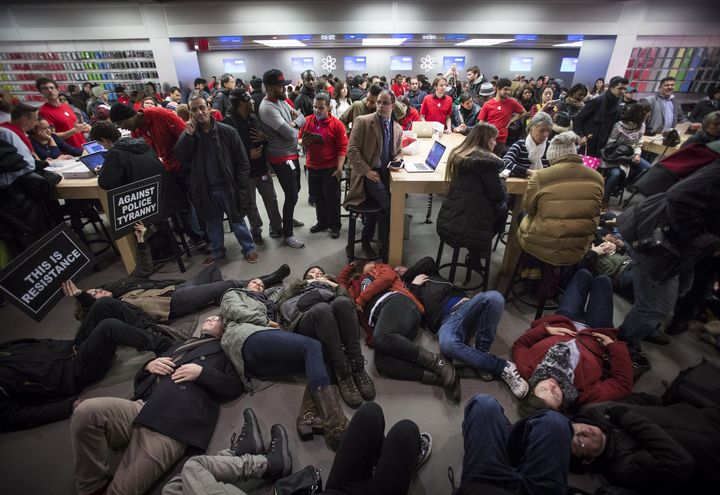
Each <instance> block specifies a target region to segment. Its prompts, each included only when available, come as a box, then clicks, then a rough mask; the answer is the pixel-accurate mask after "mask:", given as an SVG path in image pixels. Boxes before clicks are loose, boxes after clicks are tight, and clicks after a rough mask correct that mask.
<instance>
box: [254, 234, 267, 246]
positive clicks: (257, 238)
mask: <svg viewBox="0 0 720 495" xmlns="http://www.w3.org/2000/svg"><path fill="white" fill-rule="evenodd" d="M252 238H253V242H254V243H255V245H256V246H260V245H261V244H265V239H263V236H262V234H261V233H260V232H257V233H254V234H253V235H252Z"/></svg>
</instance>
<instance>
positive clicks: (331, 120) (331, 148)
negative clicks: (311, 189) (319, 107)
mask: <svg viewBox="0 0 720 495" xmlns="http://www.w3.org/2000/svg"><path fill="white" fill-rule="evenodd" d="M305 132H312V133H315V134H320V135H321V136H322V137H323V139H324V140H325V142H324V143H323V144H311V145H310V146H308V147H307V168H315V169H325V168H337V163H338V156H346V155H347V146H348V137H347V133H346V132H345V126H344V125H343V124H342V122H340V121H339V120H338V119H337V118H336V117H333V116H332V115H328V118H327V119H325V120H317V118H316V117H315V114H312V115H310V116H308V118H307V119H305V125H304V126H302V128H301V129H300V132H299V134H298V138H302V135H303V133H305Z"/></svg>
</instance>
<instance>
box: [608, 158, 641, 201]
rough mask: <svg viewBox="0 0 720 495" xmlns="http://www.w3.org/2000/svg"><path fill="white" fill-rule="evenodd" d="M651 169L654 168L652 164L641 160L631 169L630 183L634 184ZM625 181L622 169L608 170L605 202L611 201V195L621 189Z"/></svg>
mask: <svg viewBox="0 0 720 495" xmlns="http://www.w3.org/2000/svg"><path fill="white" fill-rule="evenodd" d="M650 167H652V163H650V162H649V161H647V160H645V159H644V158H640V162H639V163H638V164H637V165H633V166H631V167H630V175H629V176H628V181H629V182H634V181H635V178H636V177H637V176H638V174H640V173H641V172H643V171H645V170H647V169H649V168H650ZM624 179H625V172H623V171H622V169H621V168H620V167H614V168H611V169H609V170H608V172H607V178H606V179H605V192H604V193H603V201H604V202H606V203H607V202H608V201H609V200H610V194H612V193H613V192H614V191H615V190H616V189H617V188H618V187H620V185H621V184H622V183H623V180H624Z"/></svg>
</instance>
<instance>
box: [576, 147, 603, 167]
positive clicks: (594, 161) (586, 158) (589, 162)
mask: <svg viewBox="0 0 720 495" xmlns="http://www.w3.org/2000/svg"><path fill="white" fill-rule="evenodd" d="M580 156H581V157H582V162H583V165H585V166H586V167H588V168H591V169H593V170H597V168H598V167H599V166H600V164H601V163H602V159H600V158H598V157H596V156H591V155H588V154H587V144H586V145H585V153H583V154H582V155H580Z"/></svg>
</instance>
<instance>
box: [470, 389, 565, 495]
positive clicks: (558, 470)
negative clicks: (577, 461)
mask: <svg viewBox="0 0 720 495" xmlns="http://www.w3.org/2000/svg"><path fill="white" fill-rule="evenodd" d="M462 427H463V440H464V446H465V456H464V457H463V471H462V484H465V483H473V482H474V483H487V484H489V485H494V486H498V487H502V488H505V489H506V490H509V491H511V492H514V493H526V494H528V495H546V494H547V495H557V494H558V493H565V492H566V490H567V474H568V465H569V463H570V451H571V442H572V427H571V425H570V420H569V419H568V418H566V417H565V416H563V415H562V414H560V413H559V412H556V411H543V412H540V413H537V414H534V415H533V416H530V417H529V418H527V419H526V420H524V421H520V422H518V423H516V424H515V425H511V424H510V421H508V419H507V418H506V417H505V411H504V410H503V408H502V406H501V405H500V404H499V403H498V401H497V400H496V399H495V398H494V397H492V396H489V395H476V396H475V397H473V398H472V399H470V400H469V401H468V403H467V405H466V406H465V419H464V420H463V426H462ZM518 429H521V431H519V430H518ZM510 443H512V445H509V444H510Z"/></svg>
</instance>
